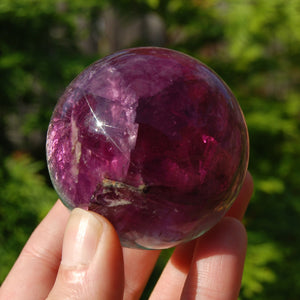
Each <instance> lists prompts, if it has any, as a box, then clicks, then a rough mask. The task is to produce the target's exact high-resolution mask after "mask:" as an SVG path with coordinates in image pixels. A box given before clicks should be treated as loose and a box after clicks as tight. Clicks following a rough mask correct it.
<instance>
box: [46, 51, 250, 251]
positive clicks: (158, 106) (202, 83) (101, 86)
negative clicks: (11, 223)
mask: <svg viewBox="0 0 300 300" xmlns="http://www.w3.org/2000/svg"><path fill="white" fill-rule="evenodd" d="M248 156H249V142H248V132H247V127H246V124H245V120H244V117H243V113H242V111H241V109H240V107H239V104H238V102H237V101H236V99H235V97H234V95H233V94H232V92H231V91H230V89H229V88H228V86H227V85H226V84H225V83H224V82H223V81H222V79H220V77H219V76H218V75H216V73H214V72H213V71H212V70H211V69H209V68H208V67H207V66H206V65H204V64H203V63H201V62H199V61H197V60H196V59H194V58H191V57H190V56H187V55H185V54H183V53H180V52H177V51H174V50H169V49H164V48H155V47H145V48H133V49H127V50H124V51H120V52H117V53H115V54H113V55H110V56H108V57H105V58H103V59H101V60H99V61H96V62H95V63H93V64H92V65H90V66H89V67H88V68H86V69H85V70H84V71H83V72H82V73H81V74H79V75H78V76H77V77H76V78H75V79H74V80H73V81H72V82H71V84H70V85H69V86H68V87H67V89H66V91H65V92H64V94H63V95H62V96H61V98H60V99H59V101H58V103H57V105H56V107H55V110H54V112H53V115H52V118H51V121H50V124H49V128H48V135H47V162H48V168H49V172H50V177H51V180H52V182H53V185H54V187H55V189H56V191H57V192H58V194H59V196H60V197H61V200H62V201H63V203H64V204H65V205H66V206H67V207H69V208H70V209H72V208H74V207H81V208H84V209H87V210H92V211H94V212H97V213H99V214H101V215H103V216H105V217H106V218H107V219H108V220H109V221H110V222H111V223H112V224H113V225H114V227H115V229H116V230H117V232H118V235H119V237H120V240H121V243H122V245H123V246H126V247H135V248H148V249H160V248H168V247H172V246H175V245H177V244H179V243H181V242H185V241H189V240H191V239H194V238H196V237H198V236H200V235H201V234H203V233H204V232H206V231H207V230H209V229H210V228H211V227H212V226H214V225H215V224H216V223H217V222H218V221H219V220H220V219H221V218H222V216H224V214H225V213H226V211H227V210H228V209H229V208H230V206H231V205H232V203H233V202H234V200H235V198H236V196H237V194H238V192H239V190H240V188H241V185H242V183H243V180H244V177H245V173H246V169H247V164H248Z"/></svg>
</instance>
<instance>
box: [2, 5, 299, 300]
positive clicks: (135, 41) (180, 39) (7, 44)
mask: <svg viewBox="0 0 300 300" xmlns="http://www.w3.org/2000/svg"><path fill="white" fill-rule="evenodd" d="M150 45H151V46H163V47H168V48H173V49H176V50H180V51H183V52H185V53H187V54H190V55H192V56H194V57H196V58H198V59H200V60H201V61H203V62H204V63H206V64H207V65H209V66H210V67H212V68H213V69H214V70H215V71H216V72H217V73H218V74H219V75H220V76H221V77H222V78H223V79H224V80H225V81H226V82H227V83H228V85H229V86H230V87H231V89H232V90H233V92H234V93H235V95H236V96H237V98H238V99H239V102H240V105H241V107H242V109H243V111H244V113H245V117H246V120H247V124H248V128H249V134H250V141H251V157H250V165H249V169H250V171H251V173H252V175H253V177H254V180H255V195H254V197H253V199H252V202H251V204H250V206H249V209H248V211H247V215H246V217H245V225H246V226H247V230H248V234H249V248H248V253H247V260H246V266H245V272H244V278H243V283H242V289H241V295H240V299H257V300H259V299H273V300H276V299H280V300H282V299H286V300H292V299H293V300H296V299H300V260H299V257H300V247H299V243H300V239H299V231H300V222H299V219H300V202H299V196H300V0H289V1H286V0H257V1H248V0H245V1H244V0H190V1H189V0H114V1H109V0H72V1H71V0H70V1H68V0H43V1H39V0H1V1H0V78H1V80H0V282H2V281H3V279H4V278H5V276H6V274H7V272H8V271H9V269H10V268H11V266H12V264H13V262H14V261H15V259H16V257H17V255H18V253H19V252H20V250H21V249H22V247H23V245H24V243H25V241H26V240H27V238H28V236H29V235H30V233H31V232H32V230H33V229H34V227H35V226H36V225H37V224H38V222H39V221H40V220H41V218H42V217H43V216H44V215H45V214H46V213H47V211H48V210H49V209H50V207H51V206H52V205H53V203H54V202H55V200H56V197H57V196H56V193H55V192H54V191H53V189H52V186H51V183H50V181H49V177H48V173H47V168H46V162H45V136H46V130H47V126H48V122H49V119H50V116H51V112H52V110H53V108H54V106H55V103H56V101H57V99H58V98H59V96H60V95H61V94H62V92H63V90H64V88H65V87H66V86H67V84H68V83H69V82H70V81H71V80H72V79H73V78H74V77H75V76H76V75H77V74H78V73H79V72H81V71H82V70H83V69H84V68H85V67H86V66H87V65H88V64H90V63H91V62H93V61H95V60H97V59H99V58H101V57H103V56H105V55H107V54H110V53H112V52H114V51H116V50H119V49H122V48H128V47H133V46H150ZM170 251H171V250H169V251H164V252H163V254H162V256H161V258H160V260H159V262H158V264H157V266H156V268H155V270H154V272H153V275H152V277H151V280H150V282H149V284H148V286H147V289H146V291H145V293H144V295H143V297H142V298H143V299H147V297H148V295H149V293H150V291H151V287H152V286H153V284H154V283H155V280H156V279H157V276H158V274H159V272H160V270H161V268H162V266H163V264H164V262H165V260H166V258H167V257H168V255H169V254H170Z"/></svg>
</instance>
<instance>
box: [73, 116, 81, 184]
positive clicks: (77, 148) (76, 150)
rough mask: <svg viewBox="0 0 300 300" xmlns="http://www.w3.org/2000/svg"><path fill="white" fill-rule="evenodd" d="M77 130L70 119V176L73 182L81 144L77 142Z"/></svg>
mask: <svg viewBox="0 0 300 300" xmlns="http://www.w3.org/2000/svg"><path fill="white" fill-rule="evenodd" d="M78 135H79V129H78V127H77V125H76V121H75V120H74V119H73V115H72V117H71V144H72V153H74V161H73V163H72V167H71V174H72V175H73V176H74V178H75V182H77V180H78V174H79V168H78V164H79V162H80V157H81V143H80V142H79V141H78Z"/></svg>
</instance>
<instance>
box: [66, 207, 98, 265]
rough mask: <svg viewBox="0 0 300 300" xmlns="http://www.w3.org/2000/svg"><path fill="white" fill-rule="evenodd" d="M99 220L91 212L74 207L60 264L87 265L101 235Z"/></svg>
mask: <svg viewBox="0 0 300 300" xmlns="http://www.w3.org/2000/svg"><path fill="white" fill-rule="evenodd" d="M102 231H103V226H102V224H101V222H100V221H99V220H98V219H97V218H96V217H95V216H93V215H92V214H91V213H89V212H87V211H85V210H83V209H79V208H75V209H74V210H73V211H72V213H71V216H70V219H69V221H68V224H67V228H66V232H65V236H64V241H63V250H62V264H63V265H66V266H77V265H88V264H89V263H90V262H91V261H92V259H93V257H94V255H95V253H96V250H97V247H98V244H99V242H100V238H101V235H102Z"/></svg>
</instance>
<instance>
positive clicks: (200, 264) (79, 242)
mask: <svg viewBox="0 0 300 300" xmlns="http://www.w3.org/2000/svg"><path fill="white" fill-rule="evenodd" d="M252 192H253V182H252V178H251V176H250V174H249V173H248V174H247V176H246V179H245V182H244V185H243V187H242V189H241V192H240V194H239V196H238V198H237V200H236V201H235V203H234V204H233V206H232V208H231V209H230V210H229V212H228V213H227V215H226V217H225V218H223V219H222V220H221V221H220V222H219V223H218V224H217V225H216V226H215V227H214V228H212V229H211V230H210V231H208V232H207V233H206V234H205V235H203V236H201V237H199V238H198V239H196V240H194V241H191V242H188V243H186V244H182V245H179V246H177V247H176V248H175V250H174V252H173V254H172V256H171V258H170V260H169V261H168V263H167V264H166V266H165V269H164V271H163V273H162V275H161V277H160V279H159V280H158V282H157V284H156V286H155V288H154V290H153V293H152V295H151V297H150V299H151V300H155V299H171V300H175V299H201V300H202V299H218V300H221V299H222V300H225V299H226V300H227V299H228V300H233V299H237V298H238V294H239V290H240V284H241V278H242V273H243V266H244V259H245V253H246V247H247V237H246V231H245V228H244V226H243V225H242V223H241V222H240V221H241V219H242V218H243V215H244V213H245V210H246V208H247V205H248V202H249V201H250V198H251V195H252ZM159 253H160V251H159V250H136V249H128V248H124V249H122V247H121V246H120V242H119V239H118V236H117V233H116V232H115V230H114V228H113V226H112V225H111V224H110V223H109V222H108V221H107V220H106V219H105V218H104V217H102V216H100V215H98V214H95V213H93V212H88V211H84V210H82V209H74V210H73V211H72V212H71V213H70V212H69V210H68V209H67V208H65V207H64V206H63V204H62V203H61V202H60V201H58V202H57V203H56V204H55V205H54V207H53V208H52V209H51V211H50V212H49V213H48V215H47V216H46V217H45V219H44V220H43V221H42V222H41V224H40V225H39V226H38V227H37V228H36V230H35V231H34V232H33V234H32V235H31V237H30V238H29V240H28V242H27V244H26V245H25V247H24V249H23V251H22V252H21V254H20V256H19V258H18V260H17V261H16V263H15V265H14V267H13V268H12V270H11V271H10V273H9V275H8V276H7V278H6V280H5V281H4V283H3V285H2V286H1V288H0V299H1V300H2V299H3V300H6V299H10V300H15V299H22V300H26V299H30V300H33V299H34V300H35V299H48V300H54V299H55V300H56V299H59V300H60V299H75V300H77V299H78V300H79V299H80V300H84V299H89V300H94V299H101V300H109V299H112V300H118V299H125V300H131V299H139V297H140V295H141V294H142V292H143V289H144V287H145V285H146V283H147V281H148V279H149V276H150V274H151V272H152V270H153V267H154V265H155V263H156V260H157V258H158V256H159Z"/></svg>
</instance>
